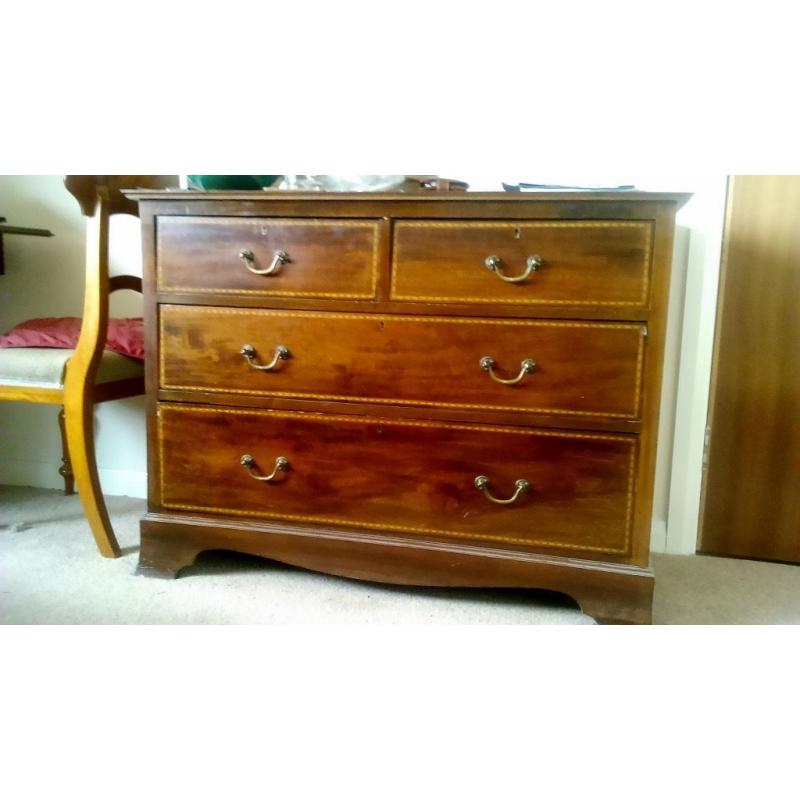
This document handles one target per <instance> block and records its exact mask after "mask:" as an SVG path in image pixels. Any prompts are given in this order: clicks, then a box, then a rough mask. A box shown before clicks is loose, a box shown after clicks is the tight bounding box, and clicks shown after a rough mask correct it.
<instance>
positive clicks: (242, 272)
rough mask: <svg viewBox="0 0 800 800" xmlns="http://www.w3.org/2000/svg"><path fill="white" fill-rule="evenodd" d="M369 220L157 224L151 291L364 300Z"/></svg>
mask: <svg viewBox="0 0 800 800" xmlns="http://www.w3.org/2000/svg"><path fill="white" fill-rule="evenodd" d="M378 225H379V222H378V221H377V220H339V219H336V220H333V219H332V220H325V219H278V218H271V219H265V218H254V219H248V218H242V217H159V218H158V223H157V229H156V230H157V233H156V242H157V244H156V270H157V280H158V288H159V290H161V291H166V292H170V291H172V292H201V293H202V292H205V293H210V292H214V293H230V294H250V295H262V296H265V297H309V298H332V299H342V300H371V299H373V298H374V297H375V291H376V287H377V281H378Z"/></svg>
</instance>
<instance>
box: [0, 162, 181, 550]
mask: <svg viewBox="0 0 800 800" xmlns="http://www.w3.org/2000/svg"><path fill="white" fill-rule="evenodd" d="M64 183H65V185H66V187H67V189H68V190H69V192H70V193H71V194H72V195H73V196H74V197H75V198H76V199H77V201H78V203H79V204H80V207H81V211H82V212H83V214H84V215H85V216H86V217H87V218H88V219H87V224H86V284H85V292H84V303H83V319H82V322H81V329H80V336H79V338H78V343H77V346H76V347H75V349H74V350H55V349H51V348H34V347H25V348H9V349H0V400H16V401H23V402H28V403H53V404H57V405H60V406H61V407H62V408H61V410H60V412H59V423H60V429H61V439H62V448H63V461H62V466H61V469H60V470H59V472H60V473H61V475H62V476H63V477H64V482H65V492H66V493H67V494H71V493H72V492H73V476H74V482H75V483H77V485H78V494H79V495H80V499H81V503H82V504H83V509H84V512H85V514H86V517H87V519H88V521H89V525H90V527H91V529H92V534H93V535H94V539H95V542H96V543H97V547H98V549H99V550H100V553H101V554H102V555H104V556H106V557H108V558H116V557H117V556H118V555H119V554H120V550H119V545H118V544H117V540H116V537H115V536H114V531H113V529H112V527H111V522H110V521H109V518H108V511H107V510H106V504H105V501H104V500H103V495H102V493H101V491H100V482H99V479H98V475H97V464H96V462H95V451H94V404H95V403H103V402H106V401H108V400H118V399H120V398H123V397H134V396H136V395H140V394H143V393H144V371H143V368H142V365H141V363H139V362H136V361H133V360H132V359H128V358H126V357H125V356H120V355H118V354H116V353H112V352H111V351H109V350H105V342H106V335H107V328H108V304H109V295H110V293H111V292H115V291H117V290H119V289H133V290H134V291H138V292H140V293H141V291H142V279H141V278H138V277H134V276H131V275H120V276H115V277H113V278H111V277H109V274H108V231H109V218H110V217H111V215H113V214H120V213H122V214H133V215H137V216H138V206H137V204H136V203H134V202H132V201H130V200H128V199H127V198H126V197H125V196H124V195H123V194H122V193H121V190H122V189H133V188H147V189H150V188H153V189H156V188H165V187H167V186H175V185H177V176H166V175H158V176H156V175H68V176H67V177H66V178H65V180H64Z"/></svg>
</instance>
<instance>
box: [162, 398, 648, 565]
mask: <svg viewBox="0 0 800 800" xmlns="http://www.w3.org/2000/svg"><path fill="white" fill-rule="evenodd" d="M164 410H167V411H183V412H187V411H188V412H189V413H190V414H213V415H220V414H228V415H235V416H273V417H278V418H284V419H297V418H300V419H313V420H320V421H326V422H349V423H357V424H362V425H376V424H378V425H386V426H392V425H393V426H398V427H415V428H444V429H448V430H467V431H477V432H491V433H512V434H518V435H523V436H542V437H555V438H565V439H584V440H586V439H588V440H601V441H612V442H624V443H625V444H626V445H628V446H629V447H630V452H629V456H628V485H627V499H626V505H625V535H624V540H623V545H622V547H621V548H609V547H599V546H593V545H577V544H565V543H563V542H558V541H543V540H536V539H519V538H517V537H510V536H494V535H490V534H474V533H459V532H457V531H452V530H447V529H439V528H424V527H414V526H404V525H389V524H384V523H381V524H379V525H378V524H376V523H374V522H362V521H359V520H353V519H347V518H344V519H338V518H335V517H322V516H314V515H300V514H280V513H275V514H270V513H269V512H262V511H246V510H242V509H231V508H225V507H220V506H211V505H209V506H198V505H192V504H184V503H170V502H169V501H167V499H166V492H165V487H164V434H163V424H164V417H163V414H162V411H164ZM157 420H158V443H159V453H158V456H159V476H158V485H159V494H160V499H161V505H162V506H163V507H164V508H172V509H176V510H184V511H199V512H213V513H219V514H228V515H231V516H242V517H260V518H263V519H278V520H280V519H284V520H289V521H298V522H317V523H323V524H332V525H342V526H345V527H347V526H350V527H354V528H363V529H370V530H375V529H377V530H381V529H383V530H390V531H395V532H401V533H427V534H430V535H435V536H446V537H452V538H456V539H467V540H469V539H473V540H485V541H496V542H507V543H509V544H518V545H525V546H528V547H553V548H558V549H563V550H578V551H587V552H602V553H609V554H615V555H627V554H628V552H629V545H630V534H631V525H632V521H633V514H632V511H633V496H634V486H635V465H636V439H635V438H634V437H627V436H613V435H603V434H586V433H565V432H561V431H544V430H540V429H536V430H531V429H524V428H509V427H498V426H489V425H468V424H461V423H458V424H449V423H434V422H423V421H419V420H396V419H385V418H381V417H364V418H361V417H350V416H340V415H333V414H323V413H316V412H305V411H276V410H258V411H254V410H250V409H232V408H205V407H202V406H193V407H191V408H188V409H187V407H186V406H182V405H175V404H170V403H161V404H159V406H158V410H157Z"/></svg>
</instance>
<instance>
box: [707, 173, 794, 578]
mask: <svg viewBox="0 0 800 800" xmlns="http://www.w3.org/2000/svg"><path fill="white" fill-rule="evenodd" d="M798 361H800V176H797V175H744V176H736V177H734V178H733V179H732V180H731V184H730V186H729V190H728V213H727V221H726V226H725V233H724V238H723V261H722V275H721V280H720V291H719V304H718V313H717V330H716V342H715V353H714V371H713V377H712V394H711V399H710V408H709V410H710V417H709V424H710V428H711V434H710V448H709V453H708V465H707V470H706V479H705V491H704V501H703V505H702V508H703V511H702V518H701V525H700V531H701V532H700V541H699V549H700V550H701V551H702V552H704V553H712V554H715V555H732V556H743V557H749V558H763V559H771V560H778V561H794V562H800V367H799V366H798Z"/></svg>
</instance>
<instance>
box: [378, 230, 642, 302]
mask: <svg viewBox="0 0 800 800" xmlns="http://www.w3.org/2000/svg"><path fill="white" fill-rule="evenodd" d="M651 240H652V224H651V223H649V222H643V221H642V222H626V221H609V220H598V221H578V220H570V221H560V222H473V221H463V222H462V221H459V222H449V221H448V222H444V221H436V222H422V221H420V222H406V221H400V222H398V223H397V224H396V225H395V229H394V251H393V252H394V256H393V259H394V264H393V273H392V274H393V282H392V291H391V297H392V298H393V299H394V300H415V301H432V302H439V303H454V302H467V301H468V302H472V303H487V304H506V305H516V304H525V305H542V306H544V305H581V306H634V307H640V308H644V307H646V306H647V302H648V288H649V279H650V255H651ZM491 255H495V256H497V257H498V258H500V259H501V260H502V262H503V271H504V274H506V275H507V276H511V277H514V276H518V275H521V274H522V273H524V272H525V267H526V260H527V259H528V257H529V256H533V255H538V256H540V257H541V259H542V265H541V266H540V267H539V268H538V269H537V270H536V271H535V272H533V273H532V274H531V275H530V277H528V278H527V279H526V280H525V281H523V282H521V283H509V282H506V281H504V280H502V279H501V278H500V277H498V275H497V274H496V273H495V272H493V271H491V270H489V269H487V268H486V266H485V264H484V261H485V259H486V258H487V257H488V256H491Z"/></svg>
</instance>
